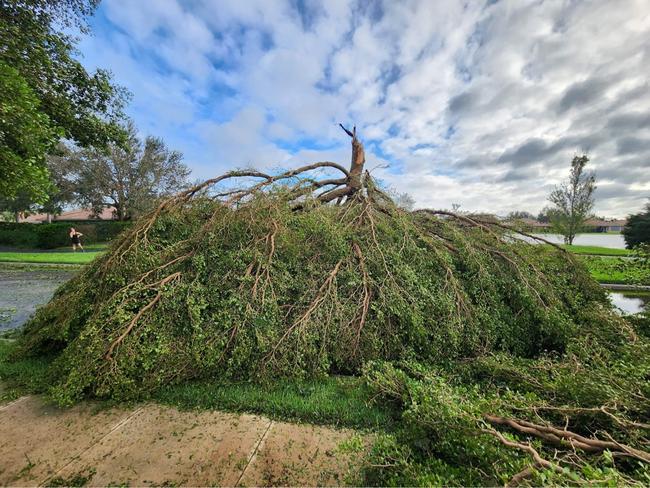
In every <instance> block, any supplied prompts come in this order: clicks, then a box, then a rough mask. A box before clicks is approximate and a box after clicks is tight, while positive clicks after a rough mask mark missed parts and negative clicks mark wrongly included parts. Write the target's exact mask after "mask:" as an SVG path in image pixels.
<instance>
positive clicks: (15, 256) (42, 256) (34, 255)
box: [0, 251, 103, 264]
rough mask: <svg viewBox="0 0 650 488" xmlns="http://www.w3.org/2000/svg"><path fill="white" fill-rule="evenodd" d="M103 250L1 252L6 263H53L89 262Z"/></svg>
mask: <svg viewBox="0 0 650 488" xmlns="http://www.w3.org/2000/svg"><path fill="white" fill-rule="evenodd" d="M101 254H103V251H94V252H93V251H88V252H80V251H78V252H72V251H67V252H0V262H5V263H53V264H88V263H89V262H91V261H92V260H93V259H95V258H96V257H97V256H99V255H101Z"/></svg>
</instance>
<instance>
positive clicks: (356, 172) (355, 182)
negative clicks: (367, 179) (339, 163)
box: [344, 127, 366, 192]
mask: <svg viewBox="0 0 650 488" xmlns="http://www.w3.org/2000/svg"><path fill="white" fill-rule="evenodd" d="M344 130H345V128H344ZM345 132H347V133H348V134H349V135H350V137H352V161H351V163H350V181H349V182H348V186H349V187H350V188H351V189H352V191H353V192H356V191H358V190H360V189H361V176H362V175H363V166H364V164H365V163H366V154H365V151H364V150H363V144H362V143H361V141H359V139H357V128H356V127H355V128H354V129H352V133H350V132H349V131H348V130H345Z"/></svg>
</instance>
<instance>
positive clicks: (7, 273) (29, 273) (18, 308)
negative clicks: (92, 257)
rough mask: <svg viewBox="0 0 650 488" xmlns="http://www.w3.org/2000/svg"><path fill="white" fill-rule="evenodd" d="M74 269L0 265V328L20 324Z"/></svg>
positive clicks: (5, 328) (70, 276)
mask: <svg viewBox="0 0 650 488" xmlns="http://www.w3.org/2000/svg"><path fill="white" fill-rule="evenodd" d="M75 272H76V271H68V270H60V269H47V268H43V269H42V270H41V269H38V268H35V267H31V268H27V269H25V268H21V267H17V266H16V267H14V266H10V265H3V266H1V267H0V331H5V330H8V329H15V328H16V327H20V326H21V325H23V324H24V323H25V322H27V320H29V318H30V317H31V316H32V314H33V313H34V312H35V311H36V308H37V307H38V306H39V305H43V304H45V303H47V302H48V301H49V300H50V298H52V295H53V294H54V292H55V290H56V289H57V288H58V287H59V286H60V285H61V284H62V283H65V282H66V281H68V280H69V279H70V278H72V276H74V274H75Z"/></svg>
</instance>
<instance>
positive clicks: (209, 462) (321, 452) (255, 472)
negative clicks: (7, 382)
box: [0, 396, 368, 486]
mask: <svg viewBox="0 0 650 488" xmlns="http://www.w3.org/2000/svg"><path fill="white" fill-rule="evenodd" d="M351 439H354V440H353V442H347V443H346V441H350V440H351ZM359 440H361V441H362V442H359ZM353 445H363V446H367V445H368V438H367V437H366V438H361V439H359V438H358V434H357V433H355V432H354V431H350V430H335V429H331V428H326V427H318V426H312V425H298V424H290V423H285V422H275V421H272V420H270V419H268V418H265V417H261V416H256V415H236V414H229V413H223V412H215V411H189V412H187V411H179V410H176V409H174V408H171V407H164V406H160V405H155V404H144V405H140V406H137V407H135V408H132V409H125V408H113V409H109V410H106V409H100V410H98V408H97V405H94V404H91V403H84V404H81V405H77V406H75V407H73V408H70V409H59V408H56V407H53V406H50V405H46V404H45V403H44V402H43V400H42V399H41V398H40V397H35V396H28V397H23V398H20V399H18V400H16V401H15V402H12V403H9V404H7V405H3V406H1V407H0V485H3V486H4V485H20V486H37V485H44V484H48V483H56V482H59V483H61V482H63V483H64V484H74V483H75V482H76V483H78V482H79V481H84V479H86V478H87V479H88V481H87V485H89V486H106V485H130V486H147V485H148V486H151V485H158V486H160V485H167V486H169V485H175V486H177V485H191V486H215V485H220V486H224V485H226V486H260V485H285V486H286V485H312V486H314V485H341V484H347V483H350V482H354V481H355V480H358V478H356V475H357V474H358V471H359V467H360V465H361V462H362V459H363V455H362V454H363V450H364V449H365V447H362V448H360V449H359V450H356V451H355V450H354V449H350V448H349V447H348V448H345V446H353ZM75 478H76V480H75Z"/></svg>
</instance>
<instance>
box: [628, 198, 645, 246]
mask: <svg viewBox="0 0 650 488" xmlns="http://www.w3.org/2000/svg"><path fill="white" fill-rule="evenodd" d="M623 237H624V238H625V245H626V246H627V248H628V249H632V248H633V247H636V246H638V245H640V244H650V204H648V205H646V208H645V212H640V213H638V214H634V215H630V216H629V217H628V218H627V223H626V224H625V227H623Z"/></svg>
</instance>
